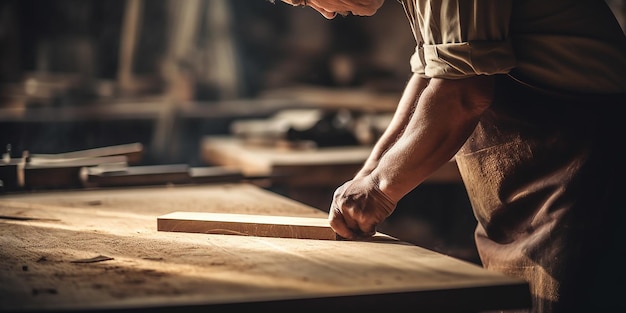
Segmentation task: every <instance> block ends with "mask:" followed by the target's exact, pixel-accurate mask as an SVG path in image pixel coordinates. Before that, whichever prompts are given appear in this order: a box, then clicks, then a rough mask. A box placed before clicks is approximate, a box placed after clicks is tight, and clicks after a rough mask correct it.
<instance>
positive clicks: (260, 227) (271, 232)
mask: <svg viewBox="0 0 626 313" xmlns="http://www.w3.org/2000/svg"><path fill="white" fill-rule="evenodd" d="M157 230H159V231H172V232H188V233H204V234H226V235H244V236H260V237H278V238H297V239H321V240H335V239H336V235H335V232H334V231H333V230H332V228H330V225H329V224H328V220H327V219H326V218H316V217H293V216H270V215H252V214H228V213H207V212H173V213H170V214H165V215H162V216H159V217H158V218H157Z"/></svg>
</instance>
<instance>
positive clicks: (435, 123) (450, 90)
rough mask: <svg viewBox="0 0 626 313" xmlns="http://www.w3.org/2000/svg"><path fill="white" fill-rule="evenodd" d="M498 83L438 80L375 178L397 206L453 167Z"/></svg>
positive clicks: (484, 79)
mask: <svg viewBox="0 0 626 313" xmlns="http://www.w3.org/2000/svg"><path fill="white" fill-rule="evenodd" d="M492 97H493V79H492V78H491V77H489V76H478V77H474V78H467V79H461V80H444V79H432V80H431V81H430V83H429V85H428V87H427V88H425V89H424V91H423V92H422V94H421V96H420V97H419V101H418V104H417V107H416V109H415V112H414V113H413V114H412V115H411V118H410V119H409V120H408V121H407V124H406V128H405V129H404V131H403V132H402V135H401V136H400V137H399V139H398V140H397V141H396V142H395V143H394V144H393V145H392V146H391V147H389V149H388V150H387V151H386V153H385V154H384V155H382V157H381V158H380V160H379V162H378V164H377V166H376V168H375V169H374V170H373V171H372V172H371V174H370V176H371V178H372V179H373V180H374V181H375V182H376V183H377V184H378V186H379V189H380V190H381V191H382V192H383V193H384V194H385V195H387V196H388V197H389V198H390V199H391V200H392V201H396V202H397V201H399V200H400V199H401V198H402V197H403V196H404V195H405V194H407V193H408V192H409V191H411V190H412V189H413V188H415V187H416V186H417V185H418V184H419V183H421V182H422V181H424V180H425V179H426V178H427V177H428V176H429V175H430V174H432V173H433V172H434V171H435V170H437V169H438V168H439V167H441V166H442V165H443V164H444V163H445V162H448V161H449V160H450V159H451V158H452V157H453V156H454V154H455V153H456V152H457V151H458V149H459V148H460V147H461V146H462V145H463V143H464V142H465V140H467V138H468V137H469V135H470V134H471V133H472V132H473V130H474V128H475V127H476V124H477V123H478V120H479V118H480V116H481V114H482V113H483V112H484V110H485V109H486V108H487V107H488V106H489V105H490V104H491V101H492Z"/></svg>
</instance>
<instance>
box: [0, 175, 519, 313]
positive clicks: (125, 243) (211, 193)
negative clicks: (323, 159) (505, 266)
mask: <svg viewBox="0 0 626 313" xmlns="http://www.w3.org/2000/svg"><path fill="white" fill-rule="evenodd" d="M173 211H201V212H218V213H219V212H229V213H248V214H266V215H281V216H302V217H320V216H325V215H326V213H323V212H321V211H319V210H317V209H314V208H312V207H309V206H306V205H303V204H301V203H299V202H295V201H293V200H290V199H287V198H284V197H282V196H279V195H277V194H274V193H272V192H269V191H266V190H263V189H261V188H259V187H256V186H252V185H246V184H230V185H205V186H184V187H151V188H137V189H134V188H129V189H108V190H80V191H64V192H61V191H58V192H45V193H32V194H14V195H3V196H0V216H1V217H0V282H1V283H0V311H1V312H9V311H20V312H26V311H67V310H70V309H71V310H79V311H83V310H98V311H108V310H112V311H113V310H131V309H134V310H136V311H154V310H155V309H156V308H159V309H160V310H157V311H158V312H164V311H175V312H184V311H181V309H186V310H190V311H200V310H207V309H233V310H234V309H253V310H256V311H264V310H266V309H267V310H273V311H274V312H281V311H288V310H289V311H290V312H293V310H294V309H296V310H298V311H301V309H302V308H303V307H304V308H307V309H310V310H307V311H314V310H320V312H323V311H321V310H324V311H328V310H331V311H338V310H348V309H349V310H350V311H352V312H354V311H362V310H364V309H366V310H371V309H382V308H384V309H385V311H394V312H396V311H397V312H399V311H403V310H414V309H416V308H420V309H423V310H425V311H422V312H460V311H469V312H472V311H479V310H483V309H496V308H503V309H504V308H516V307H524V306H527V305H528V301H529V300H528V287H527V284H526V283H525V282H522V281H519V280H517V279H512V278H509V277H506V276H503V275H500V274H497V273H494V272H490V271H487V270H485V269H483V268H481V267H478V266H476V265H473V264H470V263H466V262H463V261H459V260H457V259H454V258H451V257H448V256H444V255H441V254H438V253H435V252H431V251H429V250H426V249H423V248H420V247H417V246H413V245H410V244H406V243H403V242H400V241H397V240H395V239H393V238H391V237H385V236H381V237H380V238H379V239H378V240H374V241H371V242H354V241H335V240H309V239H289V238H271V237H253V236H239V235H218V234H192V233H174V232H158V231H157V230H156V218H157V216H159V215H162V214H166V213H169V212H173Z"/></svg>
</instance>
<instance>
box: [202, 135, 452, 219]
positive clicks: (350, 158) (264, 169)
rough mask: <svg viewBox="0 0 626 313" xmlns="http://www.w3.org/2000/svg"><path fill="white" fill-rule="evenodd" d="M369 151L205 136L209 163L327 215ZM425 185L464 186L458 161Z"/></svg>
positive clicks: (204, 149) (204, 152) (204, 151)
mask: <svg viewBox="0 0 626 313" xmlns="http://www.w3.org/2000/svg"><path fill="white" fill-rule="evenodd" d="M371 149H372V147H370V146H340V147H324V148H313V149H286V148H280V147H270V146H262V145H253V144H249V143H247V142H246V141H245V140H243V139H241V138H237V137H235V136H205V137H204V138H203V139H202V142H201V157H202V160H203V161H204V162H206V163H207V164H212V165H217V166H224V167H228V168H232V169H235V170H237V171H240V172H241V173H243V175H245V176H252V177H254V176H257V177H258V176H261V177H269V179H268V180H267V181H269V186H272V187H274V188H276V190H280V191H281V192H282V193H283V194H284V195H286V196H288V197H289V198H292V199H295V200H297V201H300V202H303V203H305V204H308V205H311V206H313V207H316V208H318V209H321V210H326V209H327V207H328V205H329V204H330V199H332V194H333V192H334V191H335V189H336V188H337V187H339V186H340V185H341V184H343V183H344V182H346V181H348V180H350V179H351V178H352V177H354V174H356V173H357V172H358V171H359V169H361V167H362V166H363V163H364V162H365V160H366V159H367V157H368V156H369V153H370V151H371ZM426 183H448V184H449V183H454V184H460V183H462V180H461V175H460V173H459V169H458V167H457V165H456V162H455V161H454V160H451V161H450V162H448V163H446V164H445V165H444V166H443V167H441V168H440V169H439V170H437V171H436V172H435V173H433V174H432V175H431V176H430V177H428V179H427V180H426ZM265 186H266V187H267V186H268V185H265Z"/></svg>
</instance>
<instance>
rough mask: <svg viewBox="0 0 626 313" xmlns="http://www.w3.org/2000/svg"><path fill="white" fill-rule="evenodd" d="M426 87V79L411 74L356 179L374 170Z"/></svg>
mask: <svg viewBox="0 0 626 313" xmlns="http://www.w3.org/2000/svg"><path fill="white" fill-rule="evenodd" d="M427 85H428V79H426V78H422V77H420V76H419V75H417V74H413V76H411V79H409V81H408V83H407V85H406V88H405V89H404V93H403V94H402V98H400V102H399V103H398V107H397V108H396V111H395V113H394V115H393V118H392V119H391V122H390V123H389V125H388V126H387V128H386V129H385V131H384V132H383V134H382V136H381V137H380V138H379V139H378V141H377V142H376V145H374V148H373V149H372V152H371V153H370V155H369V157H368V158H367V160H366V161H365V164H364V165H363V167H362V168H361V170H360V171H359V172H358V173H357V175H356V177H361V176H365V175H367V174H369V173H371V172H372V170H374V168H376V166H377V165H378V162H379V161H380V158H381V157H382V155H383V154H384V153H385V151H387V150H388V149H389V147H391V146H392V145H393V144H394V143H395V142H396V140H397V139H398V138H399V137H400V135H401V134H402V132H403V131H404V129H405V128H406V126H407V124H408V122H409V120H410V119H411V116H412V115H413V112H414V111H415V106H416V105H417V99H418V98H419V95H420V93H422V91H423V90H424V88H426V86H427Z"/></svg>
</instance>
